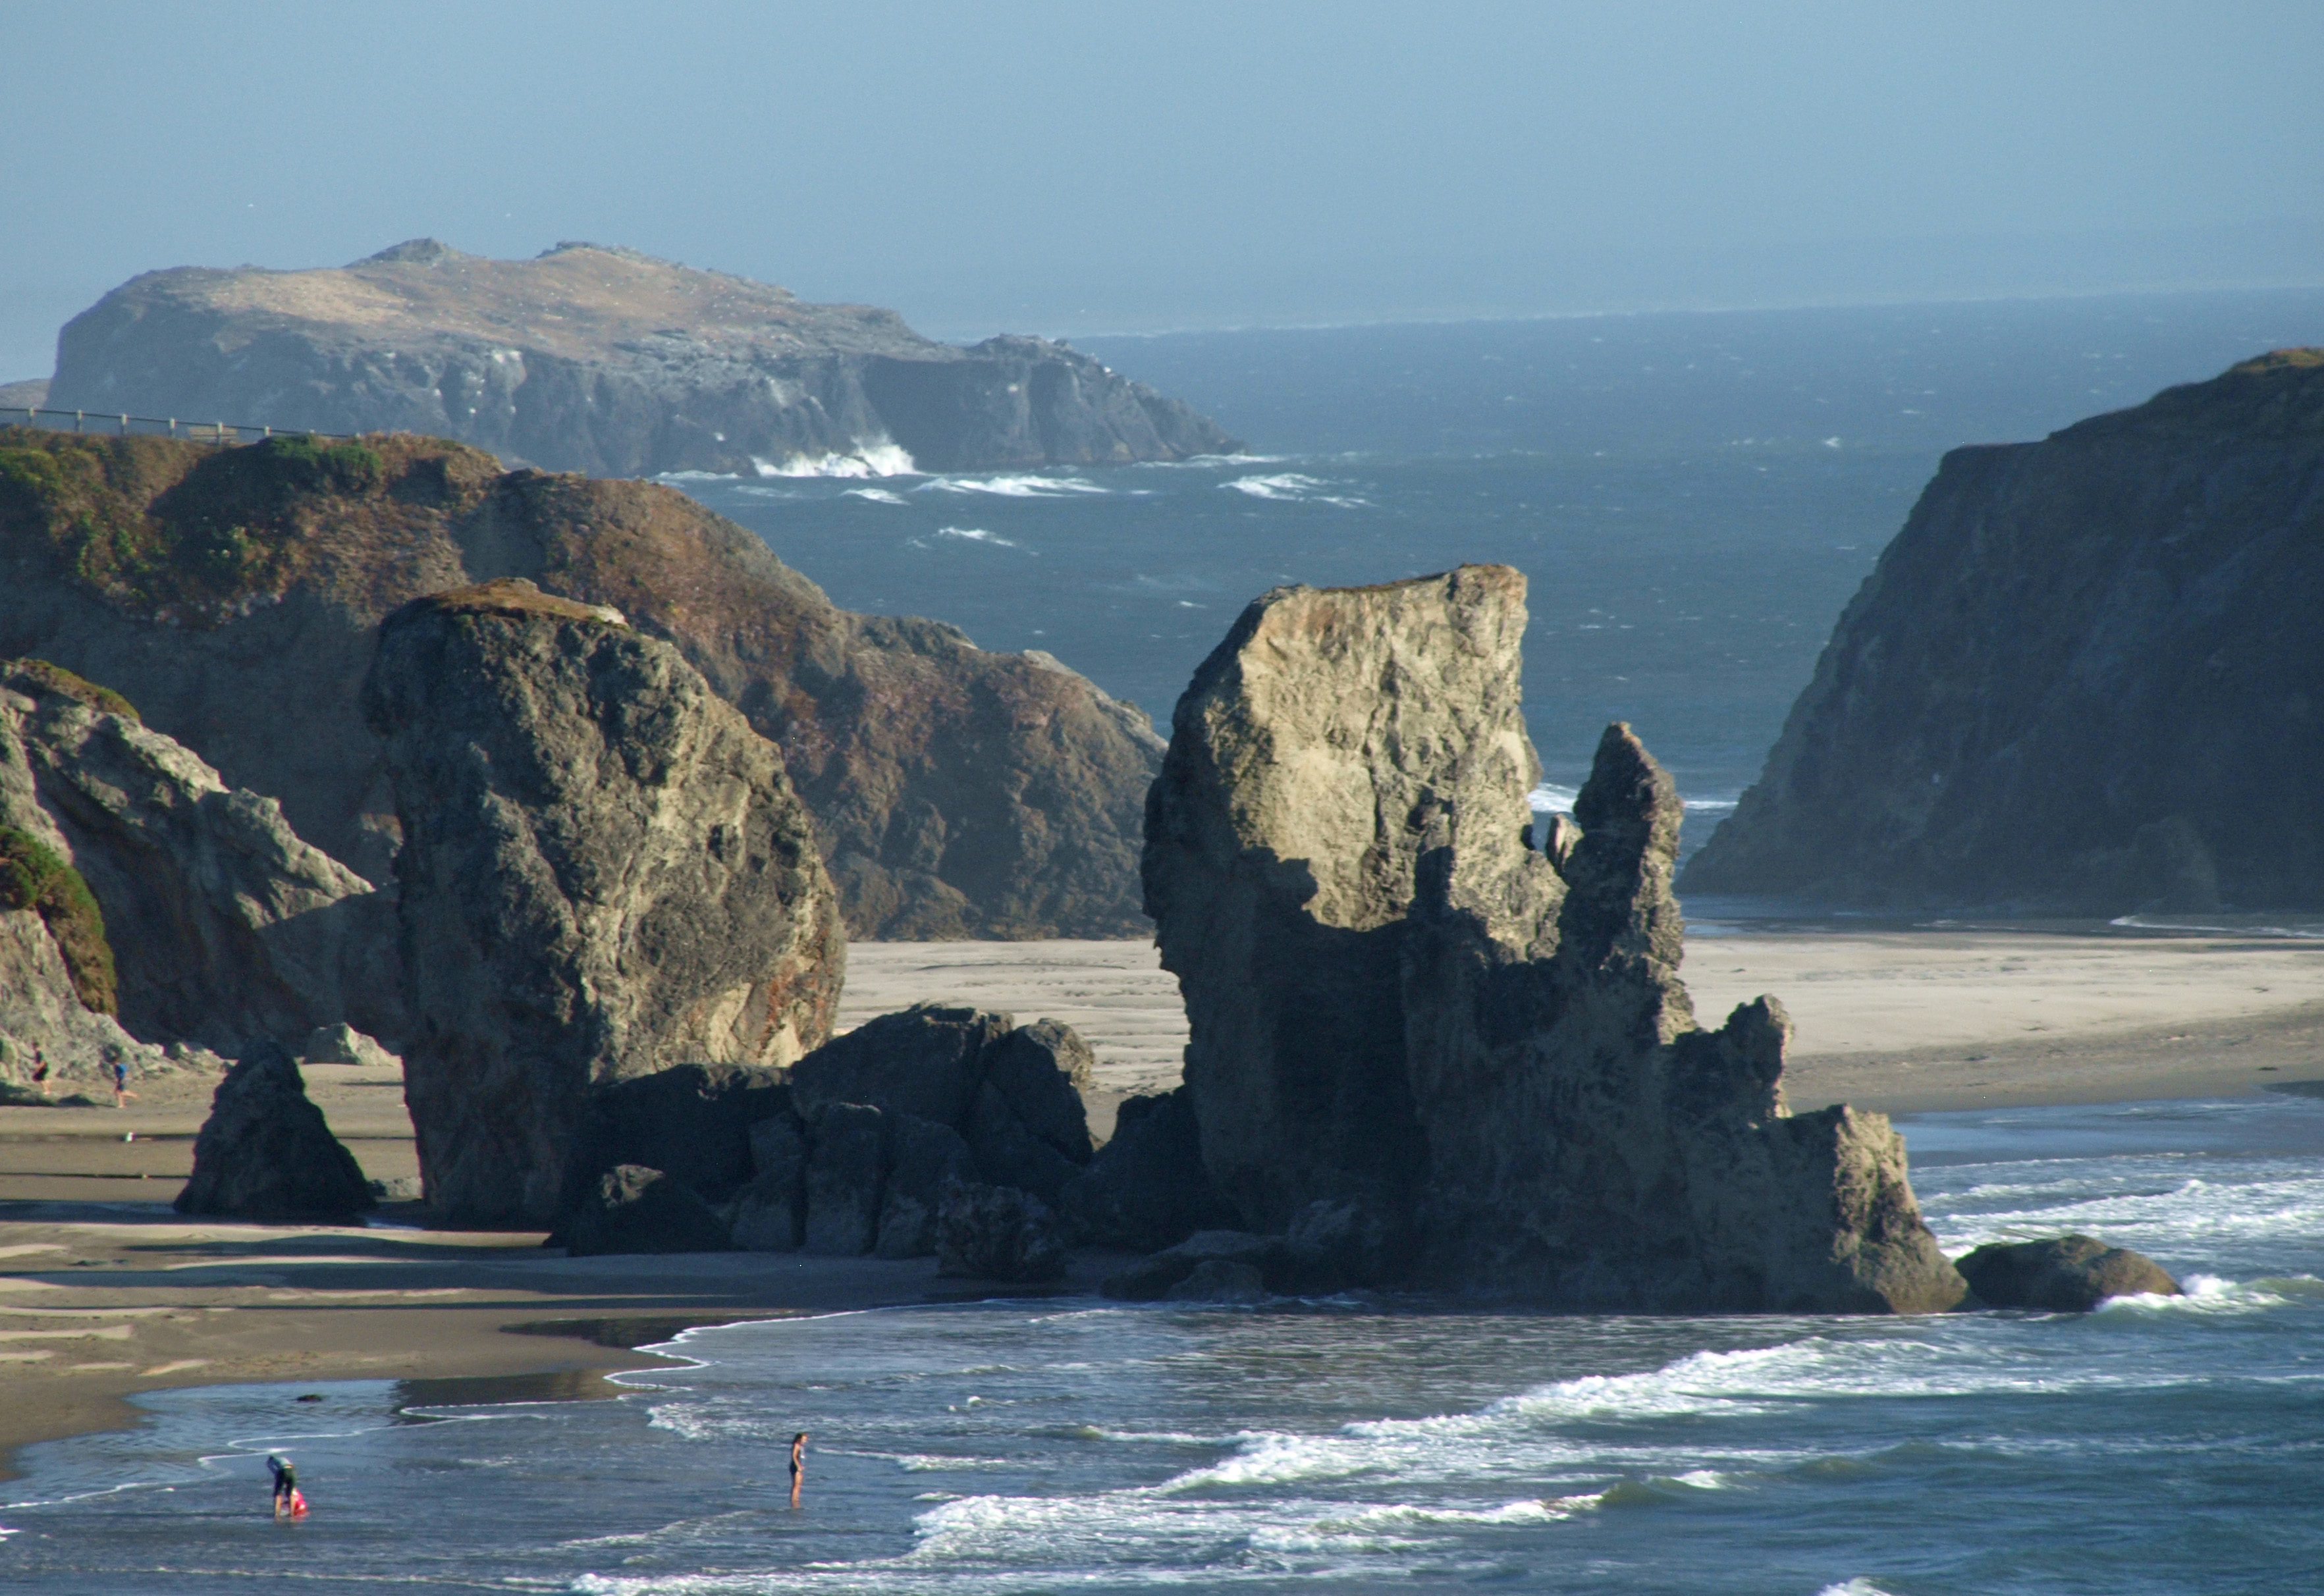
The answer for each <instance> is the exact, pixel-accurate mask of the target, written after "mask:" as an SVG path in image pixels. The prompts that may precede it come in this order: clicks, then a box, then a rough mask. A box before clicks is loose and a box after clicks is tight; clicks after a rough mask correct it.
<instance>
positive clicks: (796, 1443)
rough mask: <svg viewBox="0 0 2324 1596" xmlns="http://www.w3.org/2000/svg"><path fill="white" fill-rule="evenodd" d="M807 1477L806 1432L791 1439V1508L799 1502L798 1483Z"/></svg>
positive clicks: (802, 1431) (803, 1431) (801, 1432)
mask: <svg viewBox="0 0 2324 1596" xmlns="http://www.w3.org/2000/svg"><path fill="white" fill-rule="evenodd" d="M806 1477H807V1432H806V1431H805V1430H801V1431H800V1432H799V1433H798V1435H794V1436H792V1437H791V1506H792V1507H794V1508H796V1507H798V1502H799V1483H800V1481H803V1480H805V1479H806Z"/></svg>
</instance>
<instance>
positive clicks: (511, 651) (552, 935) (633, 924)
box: [364, 581, 846, 1220]
mask: <svg viewBox="0 0 2324 1596" xmlns="http://www.w3.org/2000/svg"><path fill="white" fill-rule="evenodd" d="M364 711H365V714H366V715H367V716H368V718H369V720H370V724H371V725H372V727H373V728H374V731H376V732H377V733H378V734H379V735H380V736H381V737H382V738H383V739H384V741H385V745H386V756H387V770H388V775H389V778H390V780H391V781H392V784H393V787H394V790H395V795H396V804H397V811H398V814H399V816H401V823H402V827H403V834H404V845H403V849H402V852H401V853H400V854H399V855H398V856H397V862H396V873H397V880H398V882H399V884H400V887H401V905H400V909H401V924H402V953H403V960H404V970H405V989H406V993H407V996H408V999H409V1009H410V1020H411V1025H410V1041H409V1045H408V1046H407V1047H406V1050H405V1053H404V1068H405V1077H406V1087H405V1099H406V1101H407V1102H409V1103H410V1109H411V1118H412V1124H413V1127H414V1128H415V1130H417V1131H418V1132H419V1139H420V1169H421V1172H422V1173H423V1174H424V1175H425V1176H426V1177H427V1193H428V1201H429V1204H430V1205H431V1206H433V1207H435V1208H437V1209H438V1210H441V1211H443V1212H446V1213H453V1214H458V1215H463V1216H466V1217H468V1218H471V1219H493V1220H501V1219H520V1218H522V1219H532V1220H546V1219H549V1218H552V1217H554V1216H555V1215H556V1213H558V1206H559V1199H560V1196H561V1195H562V1193H563V1188H564V1183H565V1180H566V1178H567V1167H566V1166H567V1159H568V1158H569V1157H570V1156H571V1154H572V1153H573V1152H574V1150H575V1143H576V1130H577V1128H578V1126H579V1123H580V1121H581V1117H582V1114H583V1112H584V1109H585V1107H586V1100H587V1094H588V1091H589V1088H590V1087H591V1086H592V1085H593V1084H599V1083H603V1082H606V1081H611V1080H615V1079H618V1078H621V1077H622V1076H625V1075H646V1074H650V1073H652V1072H654V1071H657V1070H659V1069H662V1068H664V1067H666V1066H671V1065H675V1064H678V1063H681V1062H686V1061H689V1060H705V1061H711V1062H720V1061H732V1062H742V1063H750V1064H761V1065H775V1066H780V1065H787V1064H789V1063H790V1062H792V1061H793V1060H794V1059H796V1058H798V1057H799V1056H801V1055H802V1054H804V1053H806V1052H807V1050H808V1049H810V1048H812V1047H816V1045H818V1044H819V1043H821V1042H822V1041H823V1040H824V1039H825V1037H827V1036H828V1035H829V1034H830V1031H831V1019H832V1014H833V1012H834V1010H835V1007H836V1005H837V1003H838V998H839V987H840V979H841V973H842V970H843V967H844V961H845V957H846V944H845V937H844V932H843V931H842V929H841V927H840V924H839V913H838V904H837V901H836V899H835V897H834V895H833V893H832V890H831V887H830V882H829V880H828V878H827V877H826V876H825V873H824V870H823V865H822V862H821V860H820V859H819V858H818V857H817V856H816V849H815V838H814V835H813V830H812V827H811V826H810V823H809V821H808V819H807V814H806V811H805V810H804V809H803V808H801V807H800V806H799V804H798V800H797V798H794V796H793V795H792V793H791V790H790V787H789V784H788V782H787V781H786V780H784V776H783V763H782V756H781V754H780V753H779V752H778V751H777V750H776V748H775V747H774V745H773V744H771V743H768V742H767V741H765V740H764V739H763V738H761V737H760V736H758V735H757V734H756V733H753V732H752V730H751V729H750V727H749V725H748V724H746V723H745V722H744V721H743V719H742V715H739V714H737V713H736V712H735V710H734V709H733V706H730V705H728V704H726V703H725V702H724V701H723V700H721V699H720V698H718V697H716V696H715V694H713V693H712V692H711V691H710V689H709V687H708V686H707V684H705V682H704V681H703V679H702V678H701V675H700V674H699V673H698V672H696V670H695V669H693V668H692V667H690V666H688V665H687V663H686V661H685V660H684V659H683V658H682V657H680V655H679V654H678V650H676V649H674V648H672V647H670V646H669V644H667V643H664V642H659V641H655V640H654V639H651V638H649V637H646V636H643V635H641V634H640V633H638V632H634V631H632V629H631V628H630V627H629V626H627V625H626V624H624V623H622V620H621V619H620V617H619V616H618V615H617V614H615V613H612V612H610V611H607V610H605V609H604V608H603V607H601V606H591V605H585V604H576V603H573V602H571V601H569V600H565V599H557V598H551V597H549V596H547V595H543V594H541V593H540V592H539V590H538V589H536V588H534V587H533V586H531V584H530V583H527V582H522V581H505V582H498V583H491V584H486V585H484V586H478V587H470V588H463V589H457V590H455V591H452V592H449V593H444V594H439V595H436V596H434V597H432V598H427V599H421V600H418V601H415V602H414V603H412V604H408V605H406V606H405V607H404V608H403V609H401V610H400V611H398V612H397V613H395V614H394V615H393V616H392V617H391V618H390V619H389V621H388V623H387V624H386V625H385V626H384V627H383V629H382V631H381V636H380V646H379V657H378V659H377V660H376V661H375V662H374V665H373V668H372V672H371V677H370V679H369V680H368V681H367V683H366V684H365V687H364Z"/></svg>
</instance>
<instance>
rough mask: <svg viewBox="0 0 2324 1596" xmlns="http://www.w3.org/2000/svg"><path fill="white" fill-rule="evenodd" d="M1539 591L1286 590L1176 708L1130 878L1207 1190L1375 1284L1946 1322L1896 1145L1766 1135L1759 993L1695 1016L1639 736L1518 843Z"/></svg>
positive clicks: (1514, 586) (1662, 826)
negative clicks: (1550, 824) (1165, 974)
mask: <svg viewBox="0 0 2324 1596" xmlns="http://www.w3.org/2000/svg"><path fill="white" fill-rule="evenodd" d="M1524 594H1525V579H1524V577H1522V576H1520V575H1519V574H1518V573H1517V572H1516V571H1513V570H1509V569H1508V568H1506V567H1492V566H1485V567H1463V568H1462V569H1461V570H1458V571H1454V572H1452V573H1450V574H1448V575H1444V576H1438V577H1422V578H1417V579H1415V580H1412V581H1408V582H1400V583H1395V584H1390V585H1388V586H1380V587H1369V588H1354V589H1345V590H1337V591H1317V590H1314V589H1311V588H1299V587H1294V588H1278V589H1277V590H1276V591H1275V592H1273V593H1270V594H1268V595H1266V596H1265V597H1263V598H1261V599H1260V600H1259V601H1258V602H1257V603H1256V604H1252V605H1251V607H1250V609H1249V610H1248V611H1246V612H1245V613H1244V614H1243V616H1242V618H1241V619H1240V621H1239V622H1237V623H1236V625H1235V627H1234V629H1233V630H1232V631H1231V632H1229V634H1228V635H1227V638H1226V640H1225V641H1223V642H1222V643H1221V644H1220V646H1219V647H1218V649H1217V650H1215V651H1213V653H1212V655H1211V656H1210V658H1209V659H1208V660H1205V661H1204V662H1203V665H1202V667H1201V668H1200V669H1198V670H1197V671H1196V672H1195V675H1194V682H1193V684H1192V685H1191V686H1190V687H1188V689H1187V691H1186V694H1185V697H1183V698H1182V699H1181V700H1180V701H1179V704H1178V707H1177V712H1176V717H1175V720H1174V723H1173V727H1172V736H1171V742H1170V751H1169V753H1168V755H1167V758H1166V760H1165V761H1164V766H1163V771H1162V775H1161V776H1160V778H1159V779H1158V780H1157V781H1156V783H1155V786H1154V789H1153V790H1152V793H1151V795H1150V796H1149V798H1148V810H1147V851H1146V856H1145V883H1146V893H1147V903H1148V909H1149V911H1150V912H1151V913H1152V914H1153V916H1154V918H1155V920H1156V923H1157V927H1158V933H1157V939H1158V941H1159V942H1160V945H1161V949H1162V959H1163V963H1164V964H1165V965H1166V966H1167V968H1169V969H1170V970H1171V971H1173V972H1174V973H1176V974H1177V976H1178V978H1179V984H1180V988H1181V990H1182V991H1183V992H1185V999H1186V1010H1187V1019H1188V1022H1189V1026H1190V1029H1191V1033H1192V1035H1191V1040H1190V1041H1189V1044H1188V1047H1187V1050H1186V1091H1187V1093H1189V1095H1190V1096H1191V1097H1192V1099H1193V1102H1194V1112H1195V1115H1196V1118H1197V1121H1198V1122H1199V1124H1200V1128H1201V1140H1202V1151H1203V1161H1204V1163H1205V1164H1206V1165H1207V1166H1208V1167H1209V1170H1210V1172H1211V1175H1212V1176H1213V1180H1214V1181H1215V1183H1216V1184H1217V1185H1218V1187H1219V1189H1220V1191H1221V1192H1222V1193H1223V1194H1224V1195H1225V1196H1226V1197H1227V1198H1228V1200H1229V1201H1231V1203H1232V1204H1234V1205H1235V1206H1236V1207H1237V1208H1238V1209H1239V1210H1240V1217H1241V1219H1242V1221H1243V1222H1244V1223H1245V1224H1246V1225H1247V1226H1249V1227H1250V1228H1251V1229H1253V1230H1256V1231H1265V1232H1286V1231H1288V1232H1292V1233H1293V1234H1294V1235H1295V1236H1296V1235H1299V1234H1302V1233H1304V1232H1321V1231H1323V1230H1332V1231H1334V1232H1344V1233H1346V1234H1348V1235H1351V1236H1356V1237H1360V1238H1361V1243H1362V1244H1361V1246H1360V1248H1358V1249H1355V1250H1357V1251H1360V1253H1361V1254H1363V1255H1364V1256H1366V1257H1367V1258H1369V1259H1370V1260H1371V1261H1370V1263H1369V1265H1368V1266H1367V1268H1368V1269H1369V1272H1371V1273H1373V1274H1375V1275H1376V1276H1377V1275H1378V1274H1379V1273H1380V1272H1381V1271H1383V1270H1387V1271H1389V1272H1391V1273H1396V1274H1399V1275H1406V1276H1408V1277H1410V1278H1419V1279H1421V1280H1424V1281H1428V1282H1431V1283H1434V1284H1437V1285H1442V1286H1451V1287H1463V1288H1469V1289H1475V1290H1480V1291H1486V1292H1492V1293H1499V1294H1509V1295H1517V1296H1526V1297H1531V1298H1535V1299H1537V1300H1544V1301H1548V1302H1553V1303H1557V1304H1562V1305H1571V1306H1577V1307H1591V1308H1600V1309H1625V1308H1627V1309H1646V1310H1656V1311H1671V1310H1689V1309H1717V1310H1739V1311H1816V1312H1834V1311H1839V1312H1863V1311H1917V1310H1924V1309H1932V1308H1942V1307H1948V1306H1950V1305H1952V1304H1953V1303H1954V1302H1956V1301H1958V1300H1959V1298H1960V1296H1961V1294H1962V1291H1963V1289H1964V1288H1963V1287H1962V1285H1961V1282H1960V1278H1959V1276H1958V1275H1957V1274H1955V1272H1954V1271H1953V1269H1952V1268H1951V1266H1950V1264H1948V1263H1947V1262H1946V1261H1945V1259H1944V1257H1943V1255H1942V1254H1941V1252H1940V1251H1938V1250H1937V1246H1936V1242H1935V1239H1934V1238H1933V1237H1932V1235H1931V1234H1930V1233H1929V1232H1928V1230H1927V1228H1926V1227H1925V1226H1924V1225H1923V1223H1922V1222H1921V1220H1920V1215H1919V1211H1918V1208H1917V1206H1916V1205H1915V1204H1914V1200H1913V1195H1912V1190H1911V1187H1910V1185H1908V1184H1907V1181H1906V1178H1905V1168H1904V1144H1903V1142H1902V1141H1901V1139H1898V1138H1897V1136H1896V1135H1895V1132H1894V1131H1892V1130H1890V1129H1889V1127H1888V1124H1887V1121H1886V1120H1885V1119H1883V1118H1882V1117H1880V1116H1879V1115H1877V1114H1864V1113H1857V1112H1852V1111H1850V1110H1849V1109H1846V1108H1842V1107H1834V1108H1829V1109H1825V1110H1822V1111H1821V1112H1816V1113H1812V1114H1802V1115H1793V1114H1791V1113H1789V1112H1787V1111H1786V1109H1785V1106H1784V1101H1783V1095H1782V1090H1781V1085H1780V1079H1781V1075H1782V1070H1783V1054H1784V1043H1785V1040H1786V1038H1787V1037H1788V1035H1789V1026H1788V1023H1787V1022H1786V1021H1785V1019H1784V1016H1783V1011H1782V1010H1781V1009H1780V1008H1779V1007H1777V1006H1776V1005H1775V1002H1774V1001H1772V1000H1769V999H1761V1000H1760V1001H1757V1003H1753V1004H1749V1005H1746V1006H1744V1007H1741V1008H1738V1010H1736V1011H1735V1013H1734V1014H1733V1015H1732V1016H1731V1017H1730V1018H1729V1019H1728V1021H1727V1023H1726V1025H1725V1026H1724V1027H1723V1028H1722V1029H1720V1030H1718V1031H1716V1032H1711V1031H1705V1030H1703V1029H1701V1028H1700V1027H1698V1026H1697V1025H1696V1024H1695V1023H1694V1019H1693V1014H1692V1008H1691V1006H1690V1004H1689V1002H1688V999H1687V994H1686V989H1685V987H1684V985H1683V983H1681V982H1680V980H1679V978H1678V963H1679V957H1680V953H1681V945H1680V936H1681V930H1682V922H1681V920H1680V917H1679V911H1678V906H1677V903H1676V902H1675V900H1674V899H1673V898H1672V896H1671V890H1670V881H1671V863H1672V859H1673V857H1674V854H1675V852H1676V849H1677V841H1678V827H1679V821H1680V818H1681V815H1682V810H1681V807H1680V804H1679V801H1678V798H1677V795H1676V793H1675V792H1674V789H1673V788H1672V786H1671V782H1670V780H1669V778H1668V777H1667V776H1666V775H1665V773H1664V772H1663V771H1662V770H1661V769H1660V768H1659V767H1658V766H1656V765H1655V762H1654V761H1653V760H1652V759H1651V758H1649V757H1648V756H1647V754H1646V751H1645V750H1644V749H1643V748H1642V747H1640V746H1639V745H1638V743H1637V739H1636V738H1634V737H1632V736H1631V735H1630V733H1629V731H1628V728H1627V727H1623V726H1616V727H1613V728H1611V729H1609V732H1608V733H1607V734H1606V736H1605V738H1604V740H1603V741H1602V743H1600V748H1599V751H1598V757H1597V761H1596V763H1595V766H1594V768H1593V770H1592V772H1591V778H1590V780H1589V782H1588V783H1587V784H1586V785H1585V786H1584V788H1583V789H1582V794H1581V796H1580V798H1578V799H1577V801H1576V804H1575V818H1576V819H1577V820H1578V822H1579V823H1580V827H1581V835H1580V836H1579V838H1578V839H1577V840H1573V841H1572V844H1571V846H1570V849H1569V851H1568V852H1567V853H1566V854H1565V856H1564V859H1563V863H1557V862H1554V861H1553V860H1552V859H1551V858H1550V857H1549V856H1547V855H1546V854H1545V853H1540V852H1537V851H1535V848H1534V847H1533V845H1532V835H1531V832H1530V828H1529V824H1528V822H1529V814H1528V811H1527V808H1526V792H1527V790H1528V789H1530V787H1531V786H1532V785H1533V783H1534V781H1535V780H1536V778H1537V775H1538V770H1539V766H1538V762H1537V761H1536V760H1535V755H1534V751H1533V747H1532V744H1531V743H1530V742H1529V741H1528V740H1527V738H1526V734H1525V731H1524V721H1523V718H1522V716H1521V715H1520V711H1519V675H1518V644H1519V640H1520V639H1521V637H1522V635H1523V632H1524V630H1525V605H1524ZM1391 1260H1401V1261H1400V1262H1396V1261H1391Z"/></svg>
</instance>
